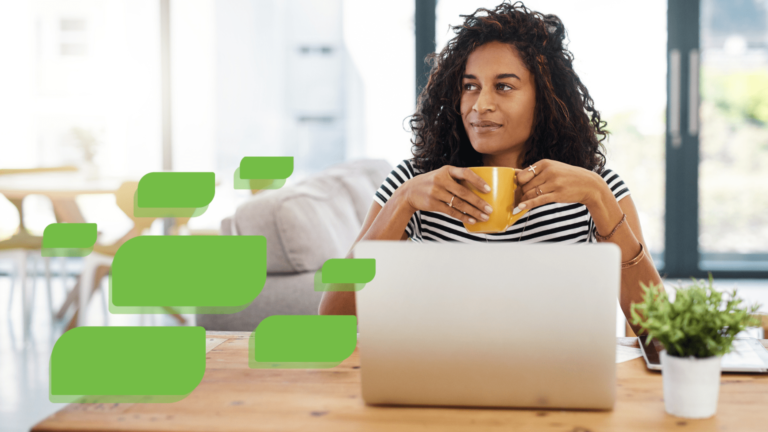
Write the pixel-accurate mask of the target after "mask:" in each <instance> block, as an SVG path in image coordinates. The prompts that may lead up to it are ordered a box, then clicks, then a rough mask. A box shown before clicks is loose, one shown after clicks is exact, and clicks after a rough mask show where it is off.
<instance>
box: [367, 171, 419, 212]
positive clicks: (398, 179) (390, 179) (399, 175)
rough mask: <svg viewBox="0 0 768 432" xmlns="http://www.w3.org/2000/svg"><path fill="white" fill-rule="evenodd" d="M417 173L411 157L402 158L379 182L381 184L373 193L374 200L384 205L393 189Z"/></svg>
mask: <svg viewBox="0 0 768 432" xmlns="http://www.w3.org/2000/svg"><path fill="white" fill-rule="evenodd" d="M419 174H421V171H419V170H418V169H417V168H416V167H415V165H414V163H413V160H412V159H405V160H403V161H402V162H400V163H399V164H397V165H396V166H395V168H394V169H393V170H392V171H391V172H390V173H389V175H388V176H387V178H385V179H384V181H383V182H382V183H381V186H379V189H378V190H377V191H376V193H375V194H374V197H373V198H374V200H375V201H376V202H378V203H379V204H381V205H382V206H384V204H385V203H386V202H387V201H388V200H389V198H391V197H392V194H393V193H394V192H395V190H397V189H398V188H399V187H400V186H402V185H403V183H405V182H406V181H408V180H410V179H412V178H414V177H416V176H417V175H419Z"/></svg>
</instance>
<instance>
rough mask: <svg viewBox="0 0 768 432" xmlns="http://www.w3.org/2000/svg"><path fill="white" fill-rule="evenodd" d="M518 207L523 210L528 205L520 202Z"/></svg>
mask: <svg viewBox="0 0 768 432" xmlns="http://www.w3.org/2000/svg"><path fill="white" fill-rule="evenodd" d="M518 207H519V208H520V210H524V209H525V208H526V207H528V205H527V204H526V203H520V205H519V206H518Z"/></svg>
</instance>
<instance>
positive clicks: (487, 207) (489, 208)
mask: <svg viewBox="0 0 768 432" xmlns="http://www.w3.org/2000/svg"><path fill="white" fill-rule="evenodd" d="M485 212H486V213H488V214H491V213H493V207H491V206H489V205H487V206H485Z"/></svg>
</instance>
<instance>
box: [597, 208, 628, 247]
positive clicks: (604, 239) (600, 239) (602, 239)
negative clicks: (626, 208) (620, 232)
mask: <svg viewBox="0 0 768 432" xmlns="http://www.w3.org/2000/svg"><path fill="white" fill-rule="evenodd" d="M626 220H627V215H626V214H624V216H622V218H621V220H620V221H619V223H618V224H616V226H615V227H613V231H611V233H610V234H608V235H607V236H605V237H603V236H601V235H600V233H599V232H597V229H595V238H596V239H598V240H599V241H608V239H610V238H611V237H613V235H614V234H616V230H617V229H619V227H620V226H622V225H623V224H624V221H626Z"/></svg>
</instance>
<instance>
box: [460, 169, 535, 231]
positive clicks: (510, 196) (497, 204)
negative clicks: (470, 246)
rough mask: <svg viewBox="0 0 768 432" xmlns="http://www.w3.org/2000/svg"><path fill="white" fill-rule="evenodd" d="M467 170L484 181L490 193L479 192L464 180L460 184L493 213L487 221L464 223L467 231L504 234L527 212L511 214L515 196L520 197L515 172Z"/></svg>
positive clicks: (512, 170)
mask: <svg viewBox="0 0 768 432" xmlns="http://www.w3.org/2000/svg"><path fill="white" fill-rule="evenodd" d="M469 169H470V170H472V171H473V172H474V173H475V174H477V175H478V176H480V178H482V179H483V180H485V182H486V183H487V184H488V185H489V186H490V187H491V191H490V192H485V191H480V190H479V189H477V188H476V187H474V186H473V185H472V184H471V183H469V182H467V181H465V180H462V181H461V184H462V185H464V186H465V187H466V188H468V189H469V190H471V191H472V192H474V193H475V194H476V195H477V196H479V197H480V198H482V199H483V200H484V201H485V202H487V203H488V205H490V206H491V207H492V208H493V211H492V212H491V214H490V215H489V216H490V218H489V219H488V220H487V221H482V220H478V221H477V223H475V224H472V225H470V224H467V223H464V227H465V228H466V229H467V231H469V232H474V233H500V232H504V231H506V230H507V228H509V227H510V226H512V225H513V224H514V223H515V222H517V220H518V219H520V218H521V217H522V216H523V215H525V213H526V212H528V210H523V211H518V212H517V213H516V214H513V212H514V209H515V202H516V199H515V198H516V196H517V199H519V198H520V196H521V194H520V188H519V187H518V186H517V182H516V181H515V177H516V176H517V172H516V171H515V170H514V169H513V168H507V167H470V168H469Z"/></svg>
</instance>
